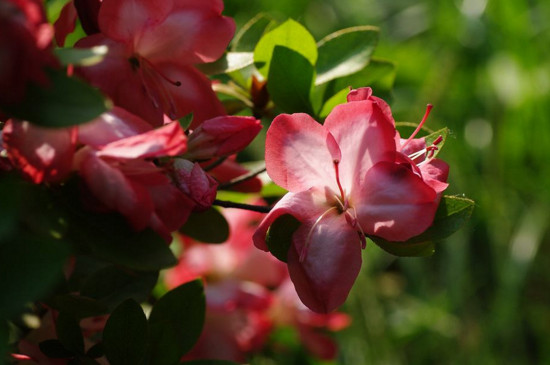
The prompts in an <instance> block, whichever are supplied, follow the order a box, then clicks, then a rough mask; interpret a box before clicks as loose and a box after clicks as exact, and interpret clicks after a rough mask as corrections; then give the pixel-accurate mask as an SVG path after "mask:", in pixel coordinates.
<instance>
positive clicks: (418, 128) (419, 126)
mask: <svg viewBox="0 0 550 365" xmlns="http://www.w3.org/2000/svg"><path fill="white" fill-rule="evenodd" d="M432 108H433V105H432V104H428V105H427V106H426V113H424V117H423V118H422V121H421V122H420V124H419V125H418V127H416V129H415V130H414V132H413V133H412V134H411V136H410V137H409V138H408V139H407V140H406V141H405V143H403V145H402V146H401V149H400V151H403V149H404V148H405V147H406V146H407V145H408V144H409V142H410V141H412V139H413V138H414V137H415V136H416V135H417V134H418V132H420V129H421V128H422V126H423V125H424V123H426V120H427V119H428V115H430V111H431V110H432Z"/></svg>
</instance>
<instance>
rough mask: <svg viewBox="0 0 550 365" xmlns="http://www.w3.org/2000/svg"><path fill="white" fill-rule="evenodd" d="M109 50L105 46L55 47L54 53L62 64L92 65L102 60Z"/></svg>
mask: <svg viewBox="0 0 550 365" xmlns="http://www.w3.org/2000/svg"><path fill="white" fill-rule="evenodd" d="M107 52H109V48H107V46H105V45H103V46H96V47H92V48H57V49H55V50H54V53H55V55H56V56H57V59H58V60H59V62H61V64H62V65H65V66H67V65H75V66H84V67H86V66H93V65H95V64H98V63H100V62H101V61H103V58H105V56H106V55H107Z"/></svg>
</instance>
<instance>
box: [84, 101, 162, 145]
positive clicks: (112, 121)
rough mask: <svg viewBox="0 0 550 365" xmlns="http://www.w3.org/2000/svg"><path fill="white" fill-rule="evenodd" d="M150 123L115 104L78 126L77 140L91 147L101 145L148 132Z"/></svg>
mask: <svg viewBox="0 0 550 365" xmlns="http://www.w3.org/2000/svg"><path fill="white" fill-rule="evenodd" d="M151 129H152V127H151V125H150V124H149V123H147V122H146V121H144V120H143V119H141V118H140V117H138V116H136V115H134V114H132V113H130V112H127V111H126V110H124V109H122V108H120V107H117V106H115V107H114V108H113V109H111V110H110V111H108V112H107V113H103V114H101V115H100V116H99V117H97V118H96V119H94V120H93V121H91V122H89V123H86V124H82V125H80V126H79V127H78V140H79V142H81V143H83V144H87V145H89V146H92V147H96V148H98V147H102V146H104V145H106V144H108V143H111V142H114V141H118V140H119V139H123V138H127V137H132V136H136V135H138V134H142V133H145V132H148V131H150V130H151Z"/></svg>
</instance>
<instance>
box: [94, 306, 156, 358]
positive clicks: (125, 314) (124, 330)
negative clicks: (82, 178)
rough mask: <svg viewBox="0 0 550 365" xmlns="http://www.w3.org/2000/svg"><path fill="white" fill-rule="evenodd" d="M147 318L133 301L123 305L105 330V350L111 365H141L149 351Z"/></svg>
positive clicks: (118, 308) (106, 325)
mask: <svg viewBox="0 0 550 365" xmlns="http://www.w3.org/2000/svg"><path fill="white" fill-rule="evenodd" d="M147 337H148V328H147V318H146V317H145V313H143V310H142V309H141V307H140V305H139V304H138V303H137V302H135V301H134V300H132V299H128V300H126V301H124V302H123V303H121V304H120V305H119V306H118V307H117V308H116V309H115V310H114V311H113V313H112V314H111V316H110V317H109V320H108V321H107V323H106V324H105V329H104V330H103V349H104V351H105V356H106V357H107V359H109V363H110V364H111V365H139V364H141V363H142V362H143V360H144V358H145V352H146V349H147V346H146V345H147Z"/></svg>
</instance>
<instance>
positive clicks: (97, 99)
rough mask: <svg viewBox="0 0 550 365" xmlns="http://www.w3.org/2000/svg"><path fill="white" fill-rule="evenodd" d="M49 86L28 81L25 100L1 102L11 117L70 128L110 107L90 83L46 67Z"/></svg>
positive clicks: (41, 124) (49, 125)
mask: <svg viewBox="0 0 550 365" xmlns="http://www.w3.org/2000/svg"><path fill="white" fill-rule="evenodd" d="M47 75H48V77H49V81H50V82H49V85H48V86H39V85H36V84H29V85H28V86H27V90H26V95H25V99H24V100H23V101H22V102H20V103H18V104H10V105H1V106H0V107H1V108H2V110H4V111H5V112H6V113H7V114H9V115H10V116H13V117H16V118H18V119H23V120H28V121H29V122H31V123H34V124H37V125H40V126H43V127H56V128H57V127H69V126H72V125H77V124H81V123H85V122H88V121H90V120H92V119H94V118H96V117H97V116H99V115H100V114H101V113H104V112H106V111H107V110H108V109H109V108H110V106H111V105H110V102H109V101H107V100H106V99H105V98H104V97H103V95H102V94H101V93H100V92H99V91H98V90H97V89H95V88H93V87H92V86H90V85H88V84H87V83H85V82H83V81H81V80H79V79H77V78H76V77H68V76H67V75H66V74H65V72H64V71H63V70H48V72H47Z"/></svg>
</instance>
